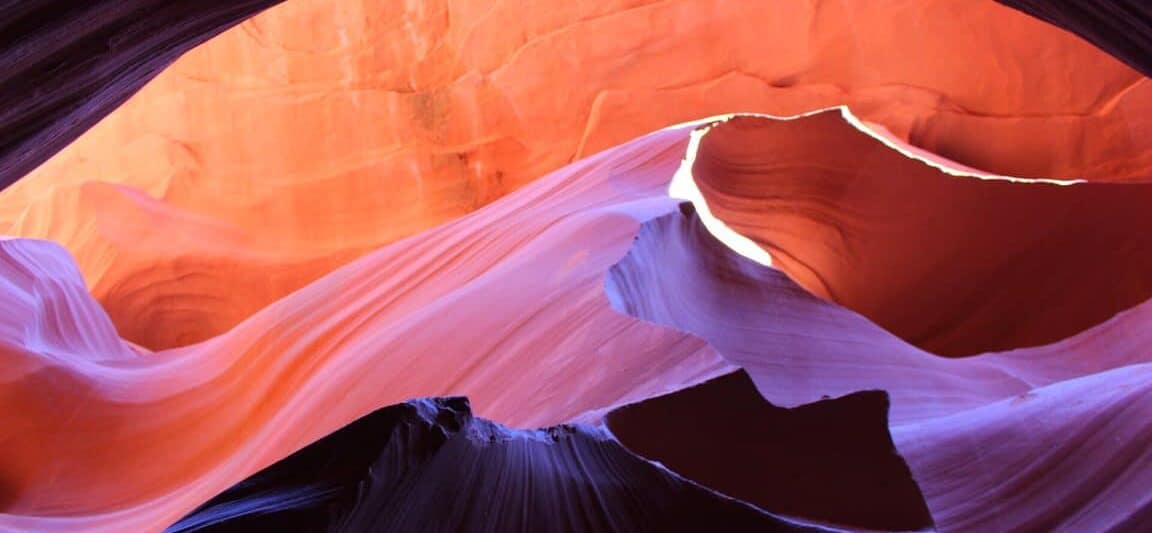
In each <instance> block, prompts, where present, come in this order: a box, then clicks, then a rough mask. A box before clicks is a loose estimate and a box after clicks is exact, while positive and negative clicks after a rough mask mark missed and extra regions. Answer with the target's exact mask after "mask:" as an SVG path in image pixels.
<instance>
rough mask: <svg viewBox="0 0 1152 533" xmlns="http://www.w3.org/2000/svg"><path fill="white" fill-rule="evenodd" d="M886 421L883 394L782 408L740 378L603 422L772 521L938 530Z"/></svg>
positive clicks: (624, 410)
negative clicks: (789, 519) (786, 519)
mask: <svg viewBox="0 0 1152 533" xmlns="http://www.w3.org/2000/svg"><path fill="white" fill-rule="evenodd" d="M887 414H888V398H887V397H886V396H885V395H884V393H883V392H880V391H864V392H858V393H854V394H850V395H848V396H843V397H840V398H836V399H828V400H821V401H819V402H816V403H812V404H807V405H803V406H800V407H797V408H795V409H782V408H779V407H776V406H774V405H772V404H769V403H768V402H766V401H764V398H763V397H761V396H760V393H759V392H758V391H757V390H756V387H755V385H754V384H753V383H752V381H751V379H749V377H748V375H747V374H746V373H745V372H743V371H738V372H734V373H732V374H728V375H725V376H721V377H719V378H715V379H712V380H709V381H707V382H705V383H702V384H700V385H696V386H694V387H691V388H688V389H684V390H680V391H676V392H673V393H670V394H667V395H664V396H659V397H656V398H650V399H647V400H644V401H642V402H639V403H636V404H631V405H626V406H623V407H620V408H618V409H616V410H613V411H612V412H611V413H609V414H608V416H607V417H605V423H606V424H607V426H608V428H609V429H610V430H611V431H612V435H613V436H615V437H616V438H617V439H619V440H620V442H621V443H623V444H624V446H626V447H627V448H628V449H629V450H632V451H633V452H635V453H637V454H638V455H641V456H643V457H645V458H648V459H650V460H653V461H657V462H659V463H660V464H663V465H664V466H666V467H668V468H669V469H671V470H672V471H674V472H676V473H677V474H680V475H682V476H684V477H686V478H688V479H691V480H693V481H695V482H697V483H700V484H701V485H704V486H706V487H709V488H711V489H713V490H716V491H718V492H721V493H723V494H726V495H728V496H732V497H733V498H737V499H739V500H742V501H745V502H749V503H752V504H755V505H757V506H759V507H760V508H762V509H766V510H768V511H771V512H774V513H778V514H781V515H784V516H796V517H803V518H804V519H806V520H811V521H814V522H818V523H827V524H836V525H838V526H841V527H846V528H848V529H851V530H869V531H923V530H929V529H932V528H933V523H932V516H931V515H930V514H929V513H928V507H927V506H926V505H925V503H924V497H923V496H922V495H921V494H920V489H919V488H918V487H917V486H916V482H915V481H913V480H912V473H911V472H910V471H909V470H908V465H906V464H905V463H904V460H903V459H902V458H901V457H900V455H899V454H897V453H896V449H895V447H894V445H893V444H892V438H891V437H890V436H889V435H888V417H887Z"/></svg>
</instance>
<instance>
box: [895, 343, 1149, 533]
mask: <svg viewBox="0 0 1152 533" xmlns="http://www.w3.org/2000/svg"><path fill="white" fill-rule="evenodd" d="M1144 324H1145V325H1146V324H1148V322H1144ZM1145 327H1146V326H1145ZM1149 413H1152V365H1150V364H1140V365H1132V366H1127V367H1123V368H1118V369H1115V370H1111V371H1107V372H1102V373H1099V374H1092V375H1088V376H1085V377H1082V378H1076V379H1072V380H1068V381H1063V382H1060V383H1056V384H1053V385H1049V386H1047V387H1042V388H1037V389H1034V390H1032V391H1029V392H1027V393H1025V394H1022V395H1020V396H1018V397H1015V398H1009V399H1005V400H1002V401H1000V402H997V403H995V404H991V405H988V406H985V407H981V408H979V409H974V410H972V411H967V412H964V413H960V414H957V415H955V416H950V417H945V418H941V419H938V420H932V421H926V422H923V423H918V424H909V425H906V426H894V427H893V428H892V438H893V440H894V441H895V442H896V446H897V448H898V449H899V450H900V453H901V454H902V455H903V456H904V458H905V459H906V460H907V461H908V465H909V466H910V467H911V468H912V472H913V473H914V474H915V476H916V481H917V482H918V483H919V484H920V488H921V490H923V491H924V497H925V499H926V500H927V502H928V507H929V509H931V511H932V516H933V517H934V518H935V519H936V523H937V524H938V525H939V527H940V529H941V530H942V531H1061V532H1065V531H1067V532H1077V531H1114V532H1118V533H1120V532H1137V531H1142V530H1144V529H1146V528H1147V526H1148V523H1149V522H1148V518H1149V517H1150V516H1152V493H1150V492H1149V491H1148V487H1149V486H1152V450H1150V449H1149V447H1148V441H1149V439H1152V423H1150V422H1149V421H1150V420H1152V417H1149V416H1148V415H1149Z"/></svg>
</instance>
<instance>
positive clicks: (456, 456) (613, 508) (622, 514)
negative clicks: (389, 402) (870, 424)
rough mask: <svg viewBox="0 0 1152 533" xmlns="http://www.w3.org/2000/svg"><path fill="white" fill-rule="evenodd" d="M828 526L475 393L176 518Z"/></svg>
mask: <svg viewBox="0 0 1152 533" xmlns="http://www.w3.org/2000/svg"><path fill="white" fill-rule="evenodd" d="M288 529H291V530H293V531H349V532H353V531H354V532H363V531H422V532H430V533H431V532H438V531H492V532H500V531H580V532H596V531H705V530H721V531H761V532H771V531H824V530H823V529H821V528H816V527H808V526H802V525H799V524H796V523H793V522H789V521H786V520H783V519H780V518H777V517H774V516H772V515H770V514H767V513H764V512H762V511H760V510H758V509H756V508H754V507H752V506H749V505H746V504H744V503H741V502H738V501H736V500H732V499H728V498H725V497H723V496H720V495H718V494H716V493H713V492H711V491H709V490H707V489H704V488H702V487H699V486H697V485H695V484H693V483H691V482H688V481H685V480H683V479H681V478H679V477H677V476H676V475H674V474H671V473H670V472H668V471H666V470H664V469H662V468H660V467H658V466H656V465H654V464H652V463H649V462H647V461H645V460H643V459H640V458H638V457H636V456H635V455H633V454H631V453H630V452H628V451H627V450H626V449H625V448H624V447H623V446H621V445H620V444H619V443H618V442H616V441H614V440H612V439H611V437H610V436H609V435H608V434H607V433H606V432H605V431H604V430H603V429H596V428H593V427H591V426H586V425H563V426H555V427H550V428H547V429H541V430H514V429H509V428H506V427H504V426H501V425H499V424H495V423H493V422H489V421H487V420H484V419H479V418H474V417H473V416H472V412H471V408H470V406H469V403H468V400H467V399H465V398H460V397H456V398H436V399H421V400H413V401H410V402H407V403H404V404H399V405H394V406H390V407H386V408H383V409H380V410H378V411H376V412H374V413H372V414H370V415H368V416H365V417H363V418H361V419H359V420H357V421H356V422H354V423H352V424H350V425H348V426H346V427H344V428H343V429H341V430H339V431H337V432H335V433H333V434H331V435H329V436H328V437H325V438H324V439H321V440H320V441H317V442H316V443H314V444H312V445H310V446H308V447H306V448H304V449H302V450H300V451H299V452H296V453H295V454H293V455H291V456H289V457H288V458H286V459H284V460H282V461H279V462H277V463H276V464H273V465H272V466H270V467H268V468H266V469H264V470H263V471H261V472H259V473H257V474H256V475H254V476H252V477H250V478H249V479H247V480H245V481H243V482H241V483H239V484H237V485H236V486H234V487H233V488H231V489H229V490H228V491H226V492H224V493H223V494H221V495H219V496H217V497H216V498H214V499H213V500H211V501H209V502H208V503H206V504H205V505H204V506H202V507H201V508H199V509H197V510H196V511H194V512H193V513H192V514H190V515H189V516H187V517H185V518H184V519H182V520H180V521H179V522H178V523H177V524H175V525H173V526H172V527H171V528H170V529H169V531H170V532H173V533H175V532H185V531H253V530H264V531H269V530H288Z"/></svg>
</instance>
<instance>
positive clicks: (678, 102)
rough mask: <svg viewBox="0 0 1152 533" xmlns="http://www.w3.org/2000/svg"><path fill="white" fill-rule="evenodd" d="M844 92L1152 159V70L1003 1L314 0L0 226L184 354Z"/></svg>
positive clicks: (916, 129) (34, 188)
mask: <svg viewBox="0 0 1152 533" xmlns="http://www.w3.org/2000/svg"><path fill="white" fill-rule="evenodd" d="M605 36H611V37H612V38H611V39H606V38H605ZM701 42H707V43H708V45H707V46H702V45H701V44H700V43H701ZM765 50H771V53H766V52H765ZM942 57H944V58H947V60H941V59H940V58H942ZM1037 58H1043V59H1042V60H1038V59H1037ZM573 65H578V66H579V68H574V67H573ZM1072 78H1074V79H1072ZM839 104H848V105H850V106H851V107H852V109H853V110H854V111H855V112H856V113H858V114H859V115H860V116H861V117H863V118H865V119H866V120H869V121H871V122H874V123H879V124H883V125H885V126H886V127H887V128H889V129H890V130H891V131H892V132H894V134H895V135H897V136H898V137H899V138H901V139H906V140H909V141H910V142H911V143H912V144H914V145H916V146H919V147H922V148H924V149H927V150H930V151H932V152H935V153H938V154H941V155H942V156H944V157H948V158H951V159H954V160H957V161H961V162H963V163H965V164H968V165H971V166H975V167H979V168H982V169H985V170H989V171H995V172H1000V173H1005V174H1010V175H1023V176H1034V177H1063V178H1087V179H1093V180H1105V181H1117V180H1132V179H1141V178H1143V177H1145V176H1148V175H1149V174H1150V172H1149V170H1150V169H1152V150H1150V148H1152V144H1150V143H1152V141H1150V139H1152V85H1150V84H1149V83H1148V81H1147V80H1146V78H1144V77H1143V76H1141V75H1139V73H1137V72H1135V71H1132V70H1131V69H1130V68H1128V67H1126V66H1125V65H1123V64H1121V63H1119V62H1118V61H1115V60H1113V59H1111V58H1109V57H1107V56H1105V55H1104V54H1102V53H1101V52H1100V51H1099V50H1096V49H1095V48H1093V47H1092V46H1091V45H1089V44H1088V43H1085V42H1083V41H1081V40H1080V39H1078V38H1076V37H1075V36H1073V35H1069V34H1066V33H1065V32H1063V31H1061V30H1059V29H1057V28H1053V27H1051V26H1049V25H1047V24H1044V23H1042V22H1040V21H1037V20H1033V19H1031V18H1030V17H1028V16H1026V15H1024V14H1022V13H1019V12H1016V11H1013V10H1011V9H1008V8H1005V7H1002V6H999V5H997V4H995V3H994V2H991V1H986V0H984V1H978V2H972V1H970V0H930V1H928V0H922V1H916V2H911V1H904V2H892V1H889V0H867V1H863V0H857V1H853V2H834V1H820V2H801V1H796V0H787V1H780V2H757V1H743V2H733V1H729V0H670V1H669V0H665V1H647V0H641V1H638V0H597V1H595V2H577V3H563V2H546V3H540V2H536V3H533V4H532V6H531V8H526V7H525V5H524V4H523V2H520V1H518V0H517V1H513V0H503V1H490V0H467V1H461V0H453V1H446V0H437V1H425V2H415V3H412V2H400V1H399V0H343V1H341V2H335V3H334V2H328V1H324V0H294V1H293V2H290V3H286V4H284V5H281V6H278V7H276V8H275V9H272V10H269V11H268V12H266V13H264V14H262V15H261V16H259V17H256V18H254V19H252V20H251V21H249V22H246V23H244V24H241V25H240V26H239V27H237V28H235V29H234V31H229V32H225V33H224V34H222V35H220V36H219V37H218V38H216V39H213V40H212V41H211V42H208V43H205V45H204V46H202V47H199V48H197V49H196V50H193V51H192V52H191V53H190V54H188V55H186V56H185V57H184V58H183V59H182V60H181V61H178V62H176V64H174V65H172V67H171V68H170V69H168V70H167V71H166V72H164V73H163V74H162V75H160V76H159V77H158V78H157V79H156V80H154V82H153V83H151V84H149V86H148V87H146V88H145V89H144V90H143V91H142V92H141V93H140V94H139V95H138V96H137V97H136V98H133V99H132V100H131V101H129V102H128V103H126V104H125V105H124V106H123V107H122V108H121V109H119V110H118V111H117V112H115V113H113V114H112V115H111V116H109V117H108V118H107V119H106V120H104V121H102V122H101V123H100V124H98V125H97V126H96V127H94V128H92V130H91V131H89V132H88V133H87V134H86V135H85V136H84V138H82V139H80V140H78V142H76V143H74V144H72V145H71V146H69V147H68V148H66V149H65V150H63V151H62V152H60V153H59V154H58V155H57V156H56V157H54V158H53V159H52V160H51V161H49V162H47V163H46V164H44V165H43V166H42V167H40V168H38V169H37V170H36V171H34V172H33V173H31V174H30V175H29V176H27V177H26V178H25V179H24V180H22V181H21V182H20V183H19V184H17V185H16V186H15V187H12V188H10V189H9V190H7V191H5V192H4V194H3V195H0V232H3V233H7V234H13V235H19V236H24V237H35V238H48V239H51V240H55V241H58V242H60V243H62V244H64V245H65V247H67V248H68V249H69V251H71V252H72V254H73V255H74V256H75V257H76V260H77V262H78V263H79V265H80V268H81V271H82V272H83V273H84V276H85V279H86V281H87V282H88V284H89V286H91V287H92V288H93V292H94V294H95V295H96V297H97V299H98V300H99V301H100V302H101V304H102V305H104V306H105V308H106V309H107V310H108V312H109V314H110V316H111V317H112V319H113V322H115V323H116V325H117V327H118V329H119V331H120V332H121V334H122V335H124V336H125V337H126V338H128V339H129V340H132V341H133V342H136V343H137V344H141V345H144V346H147V347H149V348H151V349H164V348H172V347H177V346H183V345H187V344H190V343H193V342H198V341H202V340H206V339H208V338H210V337H212V336H214V335H218V334H221V333H223V332H225V331H227V330H228V329H229V328H231V327H233V326H235V325H236V324H238V323H240V322H241V321H242V320H244V319H245V318H247V317H249V316H251V315H252V314H253V313H255V312H256V311H258V310H260V309H262V308H264V307H265V306H267V305H269V304H271V303H272V302H275V301H276V300H278V299H279V298H281V297H283V296H285V295H287V294H289V293H291V292H293V291H295V290H298V289H300V288H301V287H304V286H305V285H307V284H308V283H309V282H311V281H314V280H316V279H318V278H320V277H321V276H323V275H325V274H327V273H328V272H331V271H332V270H334V269H336V268H338V267H339V266H341V265H344V264H347V263H348V262H349V261H351V260H352V259H354V258H356V257H360V256H362V255H364V254H367V253H369V252H371V251H373V250H375V249H377V248H379V247H380V246H383V245H385V244H388V243H391V242H394V241H396V240H398V239H400V238H403V237H406V236H409V235H413V234H416V233H418V232H420V231H423V230H426V229H429V228H432V227H434V226H436V225H438V224H442V223H445V222H447V221H450V220H453V219H455V218H457V217H459V216H461V215H463V214H465V213H469V212H472V211H474V210H476V209H478V208H479V207H481V206H484V205H487V204H489V203H490V202H492V201H493V200H495V199H497V198H500V197H501V196H503V195H505V194H507V193H509V192H510V191H513V190H516V189H517V188H519V187H522V186H524V185H525V184H527V183H529V182H531V181H533V180H535V179H538V178H539V177H541V176H543V175H544V174H546V173H548V172H550V171H552V170H554V169H557V168H560V167H562V166H563V165H566V164H568V163H570V162H572V161H574V160H577V159H580V158H583V157H587V156H588V155H590V154H594V153H596V152H599V151H601V150H604V149H608V148H610V147H612V146H616V145H618V144H621V143H624V142H626V141H628V140H630V139H632V138H634V137H636V136H638V135H642V134H645V133H647V132H649V131H652V130H655V129H657V128H662V127H665V126H668V125H669V124H674V123H678V122H681V121H685V120H694V119H697V118H700V117H704V116H712V115H716V114H720V113H729V112H762V113H770V114H774V115H792V114H797V113H802V112H807V111H811V110H813V109H818V108H824V107H828V106H832V105H839ZM61 213H66V214H67V215H66V216H61ZM238 287H241V288H238Z"/></svg>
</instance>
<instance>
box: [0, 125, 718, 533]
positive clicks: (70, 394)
mask: <svg viewBox="0 0 1152 533" xmlns="http://www.w3.org/2000/svg"><path fill="white" fill-rule="evenodd" d="M690 129H691V127H686V128H681V129H676V130H668V131H661V132H657V133H655V134H652V135H649V136H646V137H643V138H640V139H637V140H635V141H633V142H631V143H628V144H626V145H624V146H622V147H619V148H617V149H615V150H613V151H610V152H606V153H604V154H602V155H600V156H595V157H592V158H589V159H587V160H584V161H581V162H579V163H577V164H574V165H572V166H570V167H567V168H565V169H563V170H561V171H559V172H557V173H554V174H552V175H550V176H547V177H545V178H543V179H541V180H540V181H538V182H536V183H534V184H532V185H530V186H528V187H525V188H523V189H521V190H520V191H518V193H517V194H515V195H512V196H509V197H507V198H504V199H502V200H501V201H499V202H497V203H495V204H493V205H491V206H489V207H487V208H485V209H482V210H480V211H477V212H476V213H473V214H472V215H469V216H467V217H464V218H461V219H460V220H457V221H455V222H452V223H450V224H447V225H444V226H441V227H439V228H436V229H434V230H432V231H429V232H425V233H423V234H421V235H419V236H417V237H414V238H410V239H406V240H403V241H400V242H398V243H395V244H393V245H391V246H388V247H384V248H382V249H380V250H378V251H376V252H374V253H372V254H370V255H368V256H365V257H363V258H361V259H359V260H357V261H355V262H353V263H351V264H349V265H347V266H345V267H343V268H341V269H338V270H336V271H334V272H332V273H330V274H329V275H327V276H325V277H323V278H322V279H320V280H318V281H317V282H315V283H312V284H310V285H308V286H307V287H304V288H303V289H301V290H299V291H297V292H295V293H293V294H291V295H289V296H288V297H286V298H284V299H282V300H280V301H278V302H277V303H275V304H273V305H271V306H269V307H267V308H265V309H262V310H261V311H260V312H258V313H256V314H254V315H253V316H252V317H250V318H248V319H247V320H245V321H244V322H242V323H241V324H240V325H238V326H236V327H235V328H233V329H231V330H230V331H229V332H228V333H226V334H225V335H221V336H219V337H216V338H213V339H212V340H209V341H207V342H204V343H200V344H197V345H192V346H187V347H183V348H178V349H173V350H164V351H155V352H147V351H138V350H137V349H135V348H134V347H132V346H131V345H129V344H128V343H126V342H121V341H119V339H116V337H115V333H114V331H113V330H112V329H111V324H110V323H109V322H108V321H107V318H106V317H105V315H103V313H102V312H101V311H100V310H99V308H98V307H97V306H96V305H95V304H94V303H93V302H92V301H91V299H90V298H89V297H87V296H84V295H83V294H82V292H81V291H82V288H83V282H82V280H81V279H80V278H79V277H78V274H77V273H76V271H75V269H74V267H69V268H68V269H66V270H59V269H58V271H59V272H62V273H57V274H51V275H50V273H51V272H57V271H53V270H47V269H46V268H44V267H43V266H42V265H43V264H45V263H46V262H50V263H51V264H63V265H68V264H69V263H70V261H69V260H68V258H67V256H66V253H65V251H64V250H63V249H61V248H59V247H58V246H55V245H50V244H47V243H42V242H40V241H29V240H11V241H7V246H10V247H12V249H13V250H15V252H13V253H12V254H11V257H12V259H11V261H12V262H13V264H14V267H13V269H12V272H14V273H15V272H19V273H20V275H21V276H24V278H20V279H21V281H13V282H12V283H13V284H19V285H21V286H24V285H28V284H30V285H31V286H33V287H43V288H38V289H37V290H35V291H33V292H32V293H31V297H30V298H32V301H30V302H29V306H30V307H31V308H38V309H54V310H56V312H54V313H53V314H52V315H51V321H49V322H48V323H49V324H51V325H52V326H51V327H47V328H43V329H38V328H37V326H34V315H27V314H22V313H2V314H0V333H5V332H8V333H5V335H6V336H5V337H3V338H0V342H2V343H3V344H0V346H3V350H0V358H2V359H0V368H3V369H5V370H4V373H3V374H0V375H2V377H3V380H2V381H0V394H4V395H5V396H4V398H3V402H0V405H5V406H6V409H5V412H4V415H5V417H6V419H7V420H8V426H7V427H9V428H13V429H12V430H11V433H5V434H4V438H5V439H6V440H5V446H6V448H5V449H6V453H5V454H3V455H2V456H0V479H3V480H4V482H3V485H4V487H5V494H6V501H5V502H4V507H3V512H4V513H7V514H2V515H0V529H5V528H7V529H17V530H36V531H56V530H77V529H100V528H110V527H115V528H118V529H124V528H127V529H145V530H147V529H153V528H156V527H163V526H164V525H168V524H171V523H173V522H175V521H176V520H177V519H178V518H179V517H180V516H182V515H184V514H186V513H187V512H188V511H190V510H191V509H193V508H194V507H196V506H197V505H199V504H201V503H203V502H204V501H206V500H207V499H209V498H210V497H211V496H212V495H213V494H216V493H218V492H220V491H222V490H224V489H226V488H227V487H228V486H231V485H232V484H234V483H235V482H237V481H238V480H239V479H241V478H242V477H244V476H246V475H248V474H251V473H253V472H255V471H256V470H259V469H260V468H263V467H265V466H267V465H268V464H271V463H272V462H274V461H276V460H278V459H281V458H283V457H284V456H286V455H288V454H289V453H291V452H293V451H295V450H297V449H299V448H300V447H302V446H304V445H306V444H308V443H310V442H313V441H315V440H317V439H319V438H321V437H323V436H324V435H326V434H327V433H329V432H331V431H335V430H336V429H338V428H340V427H342V426H344V425H346V424H348V423H349V422H351V421H352V420H355V419H356V418H358V417H360V416H363V415H364V414H366V413H369V412H371V411H373V410H375V409H377V408H379V407H380V406H381V405H387V404H391V403H396V402H401V401H404V400H406V399H408V398H413V397H421V396H430V395H451V394H467V395H468V396H469V397H471V398H472V401H473V403H474V405H475V406H476V411H477V413H478V414H479V415H481V416H483V417H485V418H489V419H492V420H495V421H498V422H500V423H504V424H510V425H512V426H516V427H540V426H548V425H554V424H560V423H566V422H580V421H595V420H597V419H598V418H599V417H600V414H601V413H603V412H605V411H607V410H609V409H611V408H613V407H615V406H617V405H621V404H625V403H632V402H636V401H639V400H642V399H644V398H647V397H650V396H654V395H658V394H662V393H665V392H669V391H672V390H676V389H679V388H682V387H684V386H687V385H691V384H694V383H698V382H700V381H702V380H706V379H708V378H711V377H714V376H717V375H720V374H723V373H727V372H730V371H732V370H733V368H734V367H733V366H732V365H731V364H729V363H727V362H726V361H724V360H723V359H721V358H720V357H719V356H718V355H717V354H716V353H715V351H713V350H712V349H711V348H709V347H708V346H706V345H705V344H704V342H703V341H702V340H700V339H697V338H694V337H691V336H689V335H686V334H683V333H680V332H676V331H672V330H668V329H666V328H661V327H658V326H655V325H652V324H647V323H644V322H641V321H639V320H636V319H633V318H631V317H627V316H624V315H621V314H619V313H617V312H615V311H613V310H612V308H611V306H610V304H609V302H608V300H607V298H606V296H605V294H604V289H603V279H604V274H605V272H606V271H607V270H608V268H609V267H611V265H612V264H614V263H615V262H617V261H618V260H619V259H620V258H621V257H622V256H623V255H624V254H625V252H626V251H627V249H628V247H629V246H630V245H631V243H632V239H633V237H634V235H635V232H636V229H637V228H638V227H639V223H640V221H643V220H647V219H649V218H651V217H654V216H659V215H662V214H664V213H667V212H669V211H672V210H674V209H675V207H676V202H675V201H674V200H671V199H669V198H668V197H667V195H666V192H665V191H666V190H667V185H668V180H669V177H670V176H671V175H672V174H673V173H674V172H675V170H676V168H677V167H678V166H679V165H680V163H681V160H682V157H683V154H684V150H685V147H686V145H687V140H688V135H689V131H690ZM30 249H33V250H39V251H40V252H41V253H43V254H44V255H47V256H48V257H47V258H45V259H40V258H38V257H30V256H29V255H28V254H29V253H30V252H27V250H30ZM0 273H3V272H0ZM14 273H13V274H8V275H16V274H14ZM56 286H67V287H74V288H75V290H74V291H73V292H72V293H69V294H68V295H67V296H64V297H57V296H55V295H56V294H57V293H58V292H59V291H57V290H55V289H51V290H47V289H50V288H52V287H56ZM36 298H40V299H39V300H36ZM71 324H75V325H77V327H75V328H69V329H64V328H65V326H66V325H71ZM26 331H41V335H42V336H43V337H46V338H48V339H50V340H51V341H52V342H54V343H59V344H60V345H61V346H64V348H61V349H58V350H55V349H54V350H52V351H51V352H50V353H51V354H52V358H51V359H47V360H46V359H45V357H44V355H43V354H44V353H45V346H46V345H45V341H43V340H37V339H38V338H37V337H31V338H29V337H25V336H20V335H22V333H21V332H26ZM64 334H67V335H74V336H78V337H79V338H78V339H73V340H68V339H59V338H57V337H58V336H60V335H64ZM95 338H99V339H104V338H107V339H111V340H110V341H108V342H107V343H104V344H98V345H97V344H96V343H95V341H94V340H89V339H95ZM85 346H92V348H91V349H88V348H85V349H81V348H82V347H85ZM433 347H434V348H433ZM9 369H19V371H18V372H17V371H16V370H9ZM7 406H15V407H14V408H13V409H12V410H11V411H8V410H7ZM17 428H18V430H17ZM125 449H131V450H132V453H130V454H125V453H123V450H125ZM79 494H83V497H82V498H80V497H76V496H74V495H79Z"/></svg>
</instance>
